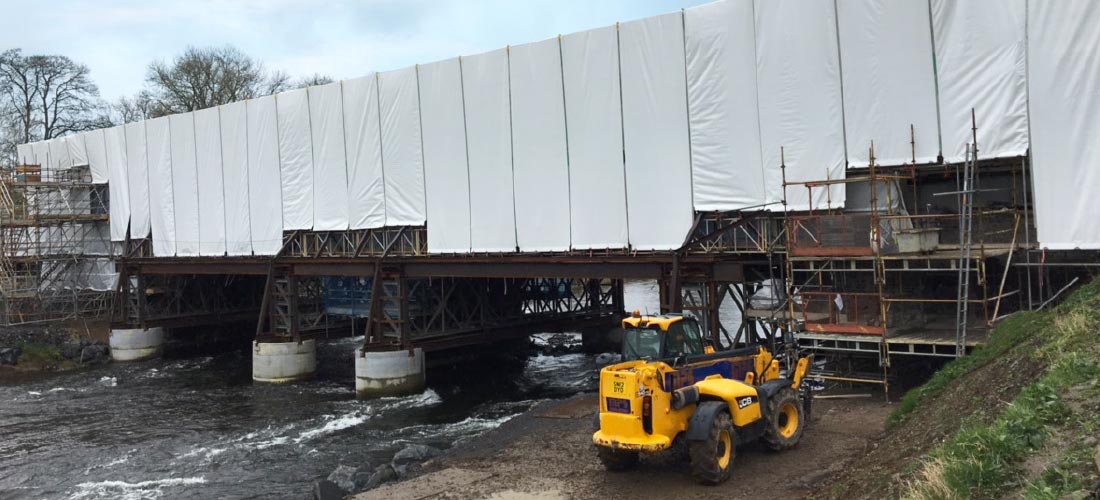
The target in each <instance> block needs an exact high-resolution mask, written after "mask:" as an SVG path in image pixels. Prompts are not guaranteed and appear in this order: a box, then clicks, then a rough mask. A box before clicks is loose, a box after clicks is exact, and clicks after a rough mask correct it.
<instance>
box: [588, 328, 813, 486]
mask: <svg viewBox="0 0 1100 500" xmlns="http://www.w3.org/2000/svg"><path fill="white" fill-rule="evenodd" d="M622 326H623V352H622V354H623V360H622V362H620V363H617V364H614V365H611V366H607V367H605V368H604V369H603V370H601V371H600V412H599V422H598V424H599V430H597V431H596V433H595V434H593V435H592V441H593V442H594V443H595V444H596V447H597V449H598V451H599V457H600V460H601V461H602V462H603V464H604V466H605V467H606V468H607V469H608V470H612V471H617V470H626V469H629V468H632V467H634V466H635V465H637V463H638V455H639V453H655V452H659V451H662V450H666V449H668V448H670V447H672V446H673V442H674V441H677V440H680V439H682V440H685V441H686V442H687V448H688V454H689V456H690V460H691V474H692V476H693V477H694V478H695V479H696V480H697V481H699V482H701V483H703V484H711V485H714V484H719V483H722V482H723V481H725V480H727V479H729V477H730V471H731V469H732V468H731V465H732V462H733V457H734V454H735V451H734V449H735V448H736V446H737V445H739V444H743V443H747V442H750V441H752V440H755V439H760V440H762V441H763V442H764V443H765V444H766V445H767V446H768V447H769V448H771V449H773V450H785V449H788V448H791V447H793V446H795V445H796V444H798V440H799V438H801V437H802V431H803V429H804V428H805V425H806V414H805V411H804V408H803V401H802V400H800V399H799V393H798V390H799V387H800V385H801V382H802V378H803V376H804V375H805V374H806V369H807V367H808V366H809V362H810V358H809V357H803V358H801V359H799V360H798V362H797V363H796V364H795V367H794V368H793V369H792V370H790V371H791V373H790V375H789V378H784V377H781V376H780V370H779V361H778V360H777V359H774V357H773V356H772V354H771V353H770V352H768V351H767V350H766V349H764V348H762V347H745V348H740V349H732V350H727V351H717V352H716V351H715V350H714V348H713V347H711V346H710V345H708V344H707V343H706V342H705V341H704V340H703V337H702V335H701V334H700V330H699V324H698V323H697V322H696V321H695V319H693V318H686V317H683V316H680V315H661V316H642V315H640V314H638V312H637V311H635V312H634V314H633V315H632V316H630V317H628V318H626V319H623V321H622ZM807 398H808V393H807Z"/></svg>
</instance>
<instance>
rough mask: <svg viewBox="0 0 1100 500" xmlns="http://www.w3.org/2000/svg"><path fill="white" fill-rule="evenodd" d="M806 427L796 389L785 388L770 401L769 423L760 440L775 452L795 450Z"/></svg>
mask: <svg viewBox="0 0 1100 500" xmlns="http://www.w3.org/2000/svg"><path fill="white" fill-rule="evenodd" d="M805 426H806V419H805V416H804V414H803V412H802V404H800V402H799V401H798V394H797V393H796V392H795V391H794V389H791V388H789V387H785V388H783V389H781V390H780V391H779V393H777V394H776V395H775V396H773V397H772V398H771V399H770V400H768V422H767V424H766V425H765V427H764V435H763V436H762V437H761V438H760V439H761V440H762V441H764V444H766V445H767V446H768V448H771V449H772V450H775V451H779V450H786V449H789V448H793V447H794V445H796V444H798V440H799V439H801V438H802V429H803V428H804V427H805Z"/></svg>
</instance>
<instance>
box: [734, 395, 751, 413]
mask: <svg viewBox="0 0 1100 500" xmlns="http://www.w3.org/2000/svg"><path fill="white" fill-rule="evenodd" d="M751 404H752V396H749V397H747V398H741V399H738V400H737V409H738V410H744V409H745V408H746V407H748V406H749V405H751Z"/></svg>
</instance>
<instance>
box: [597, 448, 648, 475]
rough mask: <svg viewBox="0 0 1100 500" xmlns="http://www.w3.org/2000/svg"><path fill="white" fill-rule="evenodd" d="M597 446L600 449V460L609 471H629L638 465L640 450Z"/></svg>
mask: <svg viewBox="0 0 1100 500" xmlns="http://www.w3.org/2000/svg"><path fill="white" fill-rule="evenodd" d="M596 448H598V449H599V455H600V462H602V463H603V466H604V468H605V469H607V470H609V471H612V472H621V471H627V470H631V469H633V468H635V467H637V466H638V452H636V451H623V450H613V449H611V448H606V447H603V446H597V447H596Z"/></svg>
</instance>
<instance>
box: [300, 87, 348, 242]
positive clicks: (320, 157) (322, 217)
mask: <svg viewBox="0 0 1100 500" xmlns="http://www.w3.org/2000/svg"><path fill="white" fill-rule="evenodd" d="M309 126H310V135H311V136H312V138H313V230H314V231H344V230H347V228H348V171H347V162H346V160H345V158H344V110H343V108H342V104H341V102H340V82H333V83H330V84H328V85H321V86H317V87H309Z"/></svg>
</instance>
